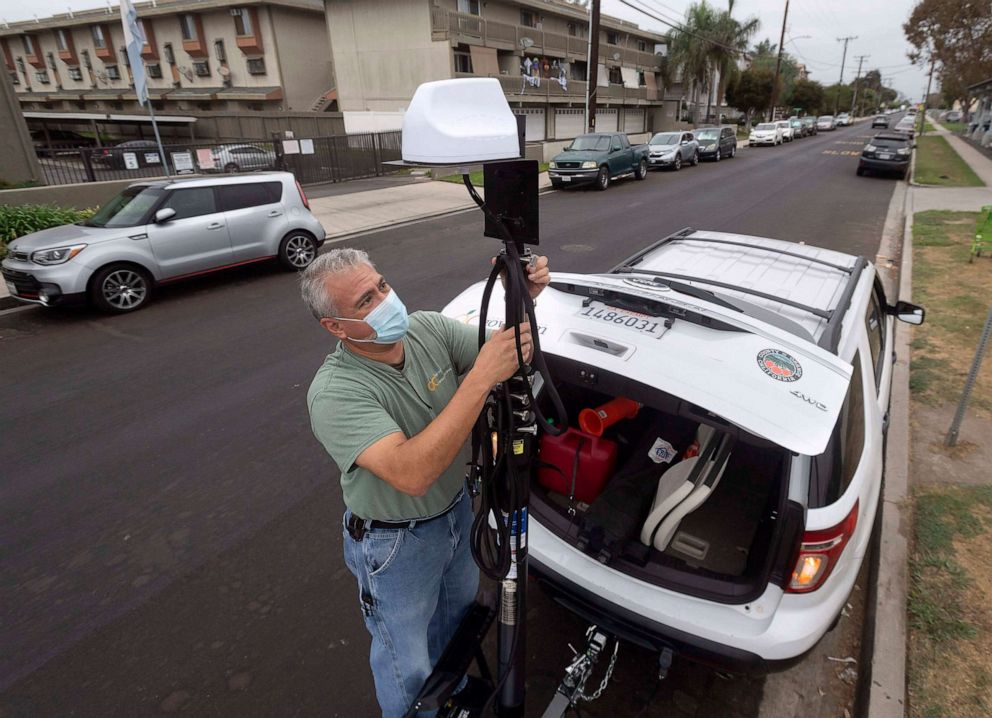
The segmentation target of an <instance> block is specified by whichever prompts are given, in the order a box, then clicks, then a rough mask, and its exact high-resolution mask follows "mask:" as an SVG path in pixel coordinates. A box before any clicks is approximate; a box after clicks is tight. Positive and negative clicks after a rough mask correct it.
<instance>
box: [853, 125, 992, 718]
mask: <svg viewBox="0 0 992 718" xmlns="http://www.w3.org/2000/svg"><path fill="white" fill-rule="evenodd" d="M928 119H930V122H931V123H932V124H933V125H934V127H935V128H937V134H939V135H941V136H943V137H946V139H947V141H948V142H949V143H950V145H951V147H953V148H954V150H955V151H956V152H957V153H958V154H959V155H960V156H961V159H962V160H964V162H965V163H966V164H967V165H968V166H969V167H971V169H972V170H973V171H974V172H975V174H976V175H978V177H979V178H980V179H981V180H982V181H983V182H985V184H986V185H987V186H986V187H922V186H918V185H912V186H910V187H909V188H908V191H907V193H906V199H905V205H904V219H905V225H904V231H903V236H902V262H901V271H900V277H899V292H898V293H897V294H896V296H895V297H894V299H902V300H905V301H910V302H911V301H913V298H912V288H913V284H912V273H913V215H914V214H915V213H916V212H923V211H926V210H932V209H942V210H954V211H965V212H975V211H978V210H979V209H981V207H982V206H983V205H986V204H992V160H990V159H989V158H988V157H986V156H985V155H984V154H982V153H981V152H978V151H977V150H975V149H974V148H973V147H971V146H969V145H968V144H967V143H965V142H964V141H963V140H961V139H960V138H959V137H955V136H954V135H953V134H952V133H951V132H949V131H948V130H947V129H945V128H944V127H943V126H942V125H940V124H939V123H938V122H937V121H936V120H934V119H932V118H928ZM911 329H912V328H911V326H910V325H908V324H902V323H900V322H896V333H895V351H896V357H897V361H896V364H895V367H894V369H893V380H892V390H891V401H890V408H889V411H890V416H891V423H890V425H889V431H888V446H887V450H886V455H885V466H886V468H885V480H884V484H883V487H882V497H881V501H882V509H881V514H880V517H879V518H880V521H881V532H880V540H879V548H878V557H877V563H878V577H877V580H876V582H875V585H876V590H875V596H874V606H873V607H872V608H871V609H869V610H873V611H874V615H875V625H874V627H873V629H872V645H871V646H870V650H869V655H870V656H871V674H870V676H866V677H865V678H868V679H869V680H870V684H869V688H868V711H867V715H869V716H871V718H903V716H905V714H906V690H907V686H906V658H907V651H908V642H907V641H908V633H907V595H908V587H909V577H908V566H909V541H910V537H911V536H912V526H913V524H912V505H911V503H910V501H911V499H910V492H909V483H910V474H911V466H910V451H911V448H912V445H913V442H912V439H911V436H910V433H911V429H910V393H909V363H910V362H909V360H910V338H911Z"/></svg>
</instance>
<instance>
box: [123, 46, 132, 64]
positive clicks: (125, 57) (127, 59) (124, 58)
mask: <svg viewBox="0 0 992 718" xmlns="http://www.w3.org/2000/svg"><path fill="white" fill-rule="evenodd" d="M121 64H122V65H124V67H131V58H130V57H128V56H127V48H126V47H122V48H121Z"/></svg>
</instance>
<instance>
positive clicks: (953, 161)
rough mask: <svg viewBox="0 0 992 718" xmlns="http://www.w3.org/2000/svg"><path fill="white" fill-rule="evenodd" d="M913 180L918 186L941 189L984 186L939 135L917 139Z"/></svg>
mask: <svg viewBox="0 0 992 718" xmlns="http://www.w3.org/2000/svg"><path fill="white" fill-rule="evenodd" d="M913 179H915V180H916V181H917V182H919V183H920V184H931V185H940V186H942V187H983V186H984V184H985V183H984V182H982V181H981V180H980V179H979V178H978V175H976V174H975V173H974V172H973V171H972V170H971V168H970V167H969V166H968V165H967V164H965V162H964V160H962V159H961V157H960V156H959V155H958V153H957V152H955V151H954V149H953V148H952V147H951V146H950V145H949V144H948V142H947V140H946V139H944V138H943V137H940V136H939V135H933V136H929V137H928V136H923V137H920V138H919V141H918V147H917V148H916V172H915V174H914V175H913Z"/></svg>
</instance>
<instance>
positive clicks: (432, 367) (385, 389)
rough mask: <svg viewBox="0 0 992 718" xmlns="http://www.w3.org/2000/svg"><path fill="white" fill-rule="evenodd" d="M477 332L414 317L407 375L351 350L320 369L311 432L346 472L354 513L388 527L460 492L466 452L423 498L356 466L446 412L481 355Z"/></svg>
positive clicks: (310, 395)
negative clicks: (375, 448)
mask: <svg viewBox="0 0 992 718" xmlns="http://www.w3.org/2000/svg"><path fill="white" fill-rule="evenodd" d="M478 332H479V330H478V328H477V327H474V326H469V325H466V324H462V323H460V322H456V321H455V320H453V319H449V318H447V317H445V316H443V315H441V314H438V313H437V312H414V313H413V314H411V315H410V329H409V331H408V332H407V335H406V336H405V337H404V338H403V349H404V363H403V368H402V369H401V370H400V369H395V368H394V367H392V366H389V365H388V364H385V363H383V362H378V361H374V360H372V359H366V358H364V357H360V356H358V355H357V354H354V353H353V352H351V351H349V350H348V349H347V348H346V347H345V346H344V344H339V345H338V347H337V349H335V350H334V352H333V353H331V354H329V355H328V356H327V358H326V359H325V360H324V363H323V364H322V365H321V367H320V369H318V370H317V374H316V376H314V378H313V382H312V383H311V384H310V390H309V391H308V392H307V406H308V407H309V409H310V426H311V428H312V429H313V433H314V436H316V437H317V439H318V440H319V441H320V442H321V443H322V444H323V445H324V448H325V449H327V453H328V454H330V455H331V458H333V459H334V461H335V463H337V465H338V467H339V468H340V469H341V488H342V490H343V492H344V502H345V504H346V505H347V506H348V508H350V509H351V510H352V512H353V513H355V514H357V515H358V516H361V517H362V518H366V519H379V520H382V521H403V520H407V519H418V518H427V517H430V516H433V515H435V514H438V513H440V512H441V511H444V510H445V509H446V508H448V506H449V505H450V504H451V502H452V500H453V499H454V498H455V496H456V495H457V494H458V491H459V490H460V489H461V487H462V486H463V485H464V481H465V468H466V467H465V464H466V462H467V461H468V451H467V448H466V447H462V450H461V452H460V453H459V456H458V457H457V458H456V459H455V460H454V461H453V462H452V463H451V466H449V467H448V468H447V469H445V471H444V473H443V474H441V476H440V477H439V478H438V480H437V481H435V482H434V484H433V485H432V486H431V487H430V489H428V490H427V493H426V494H424V495H423V496H409V495H408V494H404V493H403V492H401V491H397V490H396V489H394V488H393V487H392V486H390V485H389V484H388V483H386V482H385V481H383V480H382V479H380V478H379V477H378V476H376V475H375V474H373V473H372V472H370V471H368V470H366V469H363V468H361V467H360V466H358V465H357V464H355V460H356V459H357V458H358V456H359V455H360V454H361V453H362V452H363V451H365V449H367V448H368V447H369V446H371V445H372V444H374V443H375V442H377V441H378V440H379V439H381V438H383V437H384V436H388V435H389V434H392V433H394V432H397V431H399V432H402V433H403V435H404V436H406V437H407V438H410V437H412V436H414V435H415V434H418V433H420V432H421V431H423V430H424V429H425V428H426V427H427V425H428V424H429V423H430V422H431V421H433V420H434V418H435V417H437V415H438V414H440V413H441V410H442V409H444V407H445V406H447V405H448V402H449V401H451V397H452V396H454V394H455V390H456V389H457V388H458V381H459V379H460V378H461V377H462V376H463V375H464V374H465V373H466V372H467V371H468V370H469V369H471V368H472V364H473V363H474V362H475V358H476V356H478V354H479V334H478Z"/></svg>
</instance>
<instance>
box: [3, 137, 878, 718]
mask: <svg viewBox="0 0 992 718" xmlns="http://www.w3.org/2000/svg"><path fill="white" fill-rule="evenodd" d="M867 134H868V131H867V130H866V129H865V128H864V125H859V126H855V127H853V128H847V129H842V130H838V131H836V132H832V133H823V134H821V135H819V136H817V137H814V138H806V139H802V140H799V141H797V142H795V143H793V144H791V145H785V146H782V147H777V148H761V149H758V148H755V149H749V150H745V151H742V152H740V153H739V154H738V156H737V158H736V159H733V160H724V161H723V162H721V163H719V164H716V163H708V164H704V165H701V166H699V167H694V168H685V169H683V170H682V171H681V172H679V173H673V172H668V173H658V174H652V175H651V176H649V177H648V179H647V180H646V181H644V182H635V181H632V180H631V181H626V182H622V183H618V184H616V185H615V186H614V187H612V188H611V189H610V190H609V191H608V192H605V193H597V192H593V191H568V192H556V193H552V194H550V195H546V196H544V197H542V199H541V232H542V236H541V251H542V252H544V253H546V254H548V255H549V256H550V258H551V262H552V267H553V268H554V269H557V270H562V271H598V270H602V269H605V268H607V267H609V266H610V265H612V264H614V263H615V262H617V261H619V260H620V259H622V258H624V257H625V256H628V255H629V254H631V253H632V252H634V251H635V250H636V249H638V248H640V247H641V246H643V245H644V244H645V243H647V242H649V241H651V240H653V239H655V238H658V237H661V236H663V235H664V234H667V233H670V232H672V231H675V230H678V229H680V228H682V227H684V226H689V225H691V226H695V227H698V228H704V229H712V230H724V231H734V232H742V233H752V234H760V235H765V236H769V237H777V238H781V239H787V240H792V241H797V242H798V241H803V242H808V243H811V244H818V245H823V246H827V247H832V248H836V249H840V250H844V251H849V252H856V253H861V254H864V255H866V256H868V257H869V258H872V257H874V255H875V253H876V251H877V248H878V242H879V238H880V236H881V232H882V225H883V222H884V219H885V214H886V209H887V206H888V203H889V199H890V197H891V195H892V191H893V187H894V182H893V181H892V180H885V179H879V178H874V177H863V178H862V177H856V176H855V174H854V169H855V166H856V163H857V159H856V154H857V151H858V150H859V148H860V146H861V145H862V144H863V139H862V138H863V137H865V136H867ZM845 152H848V153H852V154H843V153H845ZM481 227H482V222H481V215H480V214H479V213H478V212H470V213H464V214H458V215H452V216H448V217H445V218H443V219H439V220H436V221H428V222H422V223H419V224H415V225H411V226H406V227H402V228H398V229H395V230H388V231H382V232H378V233H375V234H370V235H366V236H363V237H360V238H356V239H354V240H353V241H352V242H350V243H351V244H352V245H354V246H359V247H362V248H364V249H367V250H368V251H369V252H370V253H371V254H372V255H373V257H374V259H375V260H376V261H377V262H378V266H379V268H380V270H381V271H382V272H383V273H384V274H385V275H386V276H387V277H388V278H389V279H390V281H391V283H392V284H393V285H394V286H395V287H396V288H397V291H398V292H399V293H400V295H401V296H402V297H403V299H404V301H405V303H406V304H407V306H408V307H411V308H426V309H439V308H441V307H442V306H443V305H444V304H445V303H446V302H447V301H448V300H449V299H450V298H452V297H453V296H454V295H455V294H456V293H458V292H459V291H460V290H461V289H462V288H464V286H465V285H466V284H467V283H468V282H470V281H474V280H476V279H481V278H482V277H483V276H484V274H485V273H486V272H487V271H488V260H487V258H488V257H489V256H490V254H491V252H492V251H493V250H494V248H495V244H494V242H493V240H488V239H485V238H483V237H482V236H481ZM330 349H331V343H330V342H329V341H328V338H327V335H326V334H325V333H323V332H322V331H321V330H320V329H319V328H318V327H317V326H316V325H315V323H314V322H313V320H312V319H311V318H310V317H309V316H308V314H307V313H306V311H305V310H304V308H303V306H302V303H301V302H300V299H299V297H298V293H297V290H296V280H295V278H294V277H293V276H291V275H287V274H284V273H282V272H280V271H279V270H278V269H276V268H274V267H253V268H244V269H241V270H234V271H232V272H228V273H225V274H223V275H221V276H214V277H210V278H205V279H200V280H195V281H191V282H188V283H185V284H182V285H180V286H174V287H170V288H169V289H167V290H163V291H162V292H161V293H160V294H159V296H158V300H157V301H156V302H155V303H154V304H152V305H151V306H149V307H148V308H147V309H146V310H143V311H141V312H139V313H137V314H135V315H132V316H123V317H105V316H102V315H98V314H96V313H93V312H89V311H43V310H41V309H30V310H27V311H15V312H6V313H0V356H2V357H3V360H4V361H3V366H4V371H3V380H2V384H0V385H2V387H3V391H2V393H0V397H2V403H0V426H2V427H3V434H2V437H3V441H2V442H0V467H2V469H0V606H2V621H0V646H2V649H0V716H71V715H78V716H101V717H102V716H140V715H150V714H157V713H159V712H175V711H180V710H182V711H183V712H185V713H187V714H191V715H217V716H255V715H265V716H270V715H279V716H289V715H301V716H311V715H322V716H327V715H340V716H365V715H373V714H374V713H375V702H374V698H373V696H372V691H371V685H372V683H371V676H370V673H369V670H368V667H367V662H366V660H367V655H368V654H367V647H368V637H367V635H366V633H365V630H364V628H363V626H362V624H361V618H360V612H359V609H358V606H357V601H356V598H357V595H356V594H357V591H356V588H355V584H354V581H353V579H352V577H351V576H350V574H348V572H347V570H346V569H345V567H344V563H343V560H342V558H341V545H340V544H341V538H340V514H341V511H342V503H341V495H340V489H339V487H338V482H337V478H338V475H337V471H336V470H335V468H334V467H333V465H332V462H331V461H330V460H329V459H328V458H327V457H326V456H325V455H324V453H323V450H322V449H321V447H320V446H319V445H318V444H317V443H316V441H315V440H314V439H313V438H312V436H311V433H310V429H309V423H308V419H307V413H306V407H305V404H304V396H305V392H306V389H307V386H308V384H309V381H310V378H311V377H312V375H313V372H314V371H315V369H316V368H317V366H318V365H319V364H320V362H321V360H322V358H323V356H324V355H325V354H326V353H327V352H328V351H329V350H330ZM528 618H529V620H530V625H531V627H532V628H531V640H530V644H529V645H530V649H531V657H530V664H529V665H530V669H529V676H530V694H529V695H530V698H531V702H530V704H529V709H530V712H532V713H535V714H537V715H539V714H540V708H541V699H542V697H543V698H544V699H545V700H546V699H547V698H549V697H550V695H551V691H552V690H553V687H554V685H555V684H556V682H557V678H558V676H559V675H560V671H561V669H562V667H563V666H564V665H565V663H566V661H567V659H568V658H569V657H570V655H571V654H570V652H569V650H568V647H567V645H566V643H567V642H569V641H571V642H572V643H574V644H578V643H580V642H581V638H582V632H583V629H584V626H583V625H582V624H581V623H580V622H579V621H578V620H576V619H574V618H572V617H571V616H569V615H568V614H566V613H564V612H563V611H562V610H560V609H558V608H557V607H556V606H554V605H553V604H551V603H550V602H549V601H548V600H547V599H546V598H544V597H543V595H541V594H539V593H538V592H536V591H535V592H534V593H532V600H531V608H530V611H529V616H528ZM654 673H655V664H654V658H653V657H652V656H650V655H648V654H646V653H643V652H639V651H637V650H634V649H628V648H624V649H622V650H621V653H620V660H619V663H618V668H617V671H616V674H615V677H614V685H613V686H612V687H611V688H610V689H609V690H608V691H607V694H606V696H605V697H604V698H603V699H602V700H601V701H600V702H599V703H597V704H594V705H593V707H592V708H591V709H589V710H588V711H587V713H588V714H590V715H608V714H611V713H614V712H617V711H618V710H621V709H624V712H627V711H629V710H630V709H639V708H640V707H641V706H642V705H644V704H645V702H646V701H647V700H648V698H649V697H650V695H651V692H652V691H651V689H652V683H653V676H654ZM761 685H762V681H761V679H748V678H731V679H726V678H723V677H721V676H718V675H716V674H715V673H713V672H711V671H708V670H706V669H703V668H701V667H698V666H693V665H691V664H688V663H686V662H684V661H678V660H677V661H676V664H675V666H674V668H673V671H672V675H671V678H670V679H669V680H668V681H667V682H665V683H664V684H662V686H661V688H660V689H659V690H657V691H656V692H655V694H654V696H653V701H652V709H651V711H650V714H655V712H656V711H657V714H658V715H671V714H679V715H694V714H696V713H697V712H698V714H699V715H724V716H749V715H754V714H755V712H756V710H757V706H758V703H759V702H760V697H761ZM676 709H677V710H676ZM678 711H681V713H678ZM634 712H636V710H635V711H634Z"/></svg>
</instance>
